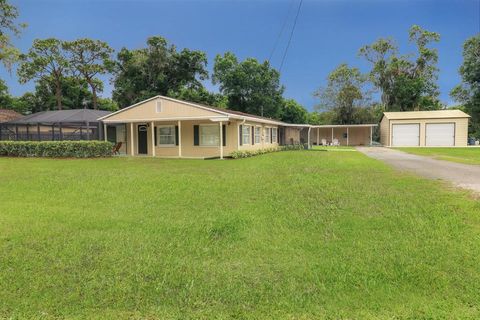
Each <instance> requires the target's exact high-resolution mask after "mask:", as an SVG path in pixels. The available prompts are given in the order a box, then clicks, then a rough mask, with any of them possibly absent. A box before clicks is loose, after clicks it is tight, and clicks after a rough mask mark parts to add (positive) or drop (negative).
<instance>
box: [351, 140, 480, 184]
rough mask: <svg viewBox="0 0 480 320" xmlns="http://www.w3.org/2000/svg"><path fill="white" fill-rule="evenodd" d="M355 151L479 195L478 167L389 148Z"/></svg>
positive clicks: (362, 148) (479, 172)
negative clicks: (448, 182)
mask: <svg viewBox="0 0 480 320" xmlns="http://www.w3.org/2000/svg"><path fill="white" fill-rule="evenodd" d="M357 150H358V151H360V152H362V153H364V154H366V155H367V156H369V157H371V158H374V159H378V160H382V161H384V162H386V163H388V164H390V165H391V166H393V167H394V168H397V169H399V170H406V171H410V172H414V173H416V174H418V175H420V176H423V177H426V178H429V179H441V180H445V181H450V182H451V183H453V184H454V185H456V186H458V187H461V188H465V189H470V190H473V191H476V192H478V193H480V166H477V165H468V164H461V163H455V162H449V161H444V160H435V159H431V158H428V157H423V156H417V155H414V154H409V153H405V152H402V151H398V150H394V149H389V148H381V147H374V148H367V147H358V148H357Z"/></svg>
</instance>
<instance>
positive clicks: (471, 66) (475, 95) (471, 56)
mask: <svg viewBox="0 0 480 320" xmlns="http://www.w3.org/2000/svg"><path fill="white" fill-rule="evenodd" d="M459 72H460V76H461V77H462V83H461V84H460V85H458V86H456V87H455V88H454V89H453V90H452V91H451V93H450V95H451V96H452V97H453V98H454V99H455V100H456V101H458V102H460V103H461V104H462V105H463V108H464V110H465V111H466V112H467V113H468V114H469V115H470V116H471V117H472V119H471V120H470V132H471V134H472V135H474V136H476V137H477V138H480V33H479V34H477V35H475V36H473V37H471V38H469V39H467V40H466V41H465V43H464V45H463V63H462V65H461V66H460V70H459Z"/></svg>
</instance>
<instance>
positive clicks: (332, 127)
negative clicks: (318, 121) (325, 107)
mask: <svg viewBox="0 0 480 320" xmlns="http://www.w3.org/2000/svg"><path fill="white" fill-rule="evenodd" d="M332 144H333V127H332Z"/></svg>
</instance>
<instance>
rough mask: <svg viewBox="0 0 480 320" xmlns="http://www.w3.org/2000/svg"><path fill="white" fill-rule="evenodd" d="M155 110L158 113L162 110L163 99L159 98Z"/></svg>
mask: <svg viewBox="0 0 480 320" xmlns="http://www.w3.org/2000/svg"><path fill="white" fill-rule="evenodd" d="M155 110H156V111H157V113H160V112H162V101H161V100H157V105H156V107H155Z"/></svg>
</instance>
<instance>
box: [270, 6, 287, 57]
mask: <svg viewBox="0 0 480 320" xmlns="http://www.w3.org/2000/svg"><path fill="white" fill-rule="evenodd" d="M293 1H294V0H291V1H290V5H289V6H288V11H287V15H286V16H285V20H284V21H283V24H282V28H281V29H280V32H279V33H278V36H277V39H276V40H275V44H274V45H273V48H272V51H271V52H270V55H269V56H268V60H267V61H268V62H269V63H270V60H272V57H273V54H274V53H275V50H276V49H277V46H278V42H279V41H280V38H281V37H282V34H283V30H285V26H286V25H287V21H288V17H290V11H291V10H292V5H293Z"/></svg>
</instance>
